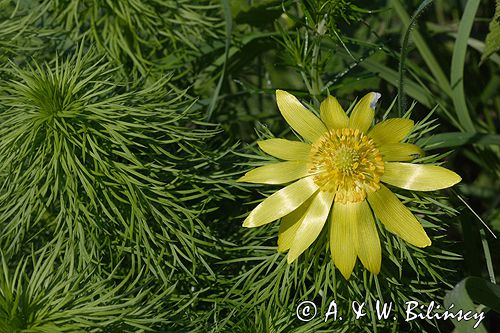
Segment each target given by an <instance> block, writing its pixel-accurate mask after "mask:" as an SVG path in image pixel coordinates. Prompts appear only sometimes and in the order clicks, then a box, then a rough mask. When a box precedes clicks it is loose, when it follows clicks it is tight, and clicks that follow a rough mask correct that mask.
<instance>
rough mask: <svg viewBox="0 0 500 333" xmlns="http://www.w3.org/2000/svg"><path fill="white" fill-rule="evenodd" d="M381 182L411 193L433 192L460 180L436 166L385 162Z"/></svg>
mask: <svg viewBox="0 0 500 333" xmlns="http://www.w3.org/2000/svg"><path fill="white" fill-rule="evenodd" d="M384 168H385V169H384V175H383V176H382V178H381V180H382V181H383V182H384V183H387V184H391V185H393V186H397V187H401V188H404V189H407V190H413V191H434V190H440V189H443V188H447V187H450V186H453V185H455V184H456V183H458V182H459V181H460V180H462V178H461V177H460V176H459V175H457V174H456V173H454V172H453V171H450V170H448V169H445V168H443V167H440V166H437V165H425V164H412V163H398V162H387V163H385V167H384Z"/></svg>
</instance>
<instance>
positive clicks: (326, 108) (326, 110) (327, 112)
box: [319, 96, 349, 129]
mask: <svg viewBox="0 0 500 333" xmlns="http://www.w3.org/2000/svg"><path fill="white" fill-rule="evenodd" d="M319 110H320V116H321V120H323V122H324V123H325V124H326V126H327V127H328V128H330V129H334V128H344V127H347V126H348V125H349V117H347V115H346V114H345V112H344V109H342V106H341V105H340V104H339V102H338V101H337V99H336V98H335V97H333V96H328V97H327V98H326V99H325V100H324V101H323V102H322V103H321V105H320V107H319Z"/></svg>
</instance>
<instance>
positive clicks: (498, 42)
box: [481, 0, 500, 62]
mask: <svg viewBox="0 0 500 333" xmlns="http://www.w3.org/2000/svg"><path fill="white" fill-rule="evenodd" d="M485 44H486V45H485V48H484V51H483V55H482V56H481V62H484V61H485V60H486V58H488V57H489V56H491V55H492V54H493V53H495V52H498V51H499V50H500V1H498V0H497V5H496V9H495V14H494V15H493V18H492V19H491V22H490V32H489V33H488V35H487V36H486V43H485Z"/></svg>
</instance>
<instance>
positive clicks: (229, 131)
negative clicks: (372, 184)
mask: <svg viewBox="0 0 500 333" xmlns="http://www.w3.org/2000/svg"><path fill="white" fill-rule="evenodd" d="M429 2H430V1H426V2H424V4H426V3H429ZM495 4H496V3H495V1H493V0H488V1H487V2H486V3H484V4H483V3H481V4H479V1H468V2H467V4H466V6H464V7H463V8H462V7H460V6H457V3H450V2H446V1H435V2H433V3H432V4H431V5H429V6H427V7H426V9H425V10H419V11H417V12H418V15H415V16H414V18H413V19H412V17H411V15H410V14H411V13H415V11H416V10H417V9H418V8H419V6H422V8H423V5H422V1H406V2H403V1H399V0H391V1H388V2H366V1H361V2H354V1H345V0H329V1H319V0H313V1H275V0H265V1H241V0H231V1H229V0H225V1H214V0H202V1H196V2H192V1H191V2H190V1H187V0H182V1H170V0H155V1H146V0H126V1H104V0H85V1H80V0H27V1H24V0H0V252H1V257H2V264H1V266H0V332H6V333H7V332H8V333H11V332H144V331H152V332H214V333H216V332H242V333H247V332H258V333H260V332H263V333H264V332H266V333H267V332H296V333H298V332H304V333H305V332H331V331H332V330H335V331H339V332H367V331H370V332H414V331H419V332H438V331H442V332H448V331H451V330H452V329H453V328H452V327H453V324H452V323H451V322H443V321H425V320H415V321H412V322H408V323H407V322H405V321H404V304H405V302H406V301H407V300H417V301H419V302H421V303H422V304H425V303H429V302H430V301H431V300H434V301H438V302H440V303H442V302H443V301H444V297H445V294H446V291H447V290H451V289H452V288H453V286H455V285H456V284H457V283H458V282H459V281H460V280H462V279H463V278H465V277H467V276H470V275H479V276H482V277H484V278H486V277H488V278H489V280H492V281H495V279H496V278H497V276H496V275H495V274H498V270H496V271H495V268H496V267H495V265H494V262H496V261H497V260H498V256H499V254H500V253H499V250H500V248H499V247H498V240H496V239H495V238H494V237H492V236H491V235H490V234H489V233H487V232H485V231H484V230H483V224H482V223H481V221H482V222H483V223H484V224H485V225H486V227H487V228H490V227H491V229H493V230H496V231H497V232H498V230H500V227H499V226H500V222H499V221H500V210H499V208H498V206H499V204H500V198H498V188H499V187H500V181H499V179H500V177H499V176H500V149H499V134H498V130H499V127H498V109H499V107H500V98H499V97H498V96H497V95H498V94H497V91H498V87H499V86H500V79H499V76H498V63H497V62H498V58H497V57H496V55H495V54H494V53H492V52H491V50H492V47H493V46H494V42H495V38H494V31H493V30H494V29H492V28H491V27H490V30H491V33H489V34H488V23H489V21H490V19H491V10H490V9H491V8H494V7H495ZM497 16H498V15H497ZM483 18H487V20H486V19H483ZM495 22H496V21H495V20H493V21H492V23H491V24H492V25H493V24H494V23H495ZM409 28H410V29H409ZM493 28H494V26H493ZM405 31H408V34H407V38H406V42H405V43H401V40H402V39H403V37H404V36H403V35H404V32H405ZM487 35H488V37H486V36H487ZM484 40H486V43H483V42H482V41H484ZM401 59H403V61H401ZM481 61H482V63H481V66H479V63H480V62H481ZM450 64H451V66H450ZM276 89H286V90H289V91H290V92H293V93H294V94H295V95H296V96H298V97H299V98H300V99H301V100H302V101H303V102H304V103H305V104H307V105H308V106H309V107H310V108H311V109H315V110H317V109H318V107H319V102H320V101H321V100H323V98H324V97H325V96H326V95H328V94H332V95H335V96H336V97H337V98H338V99H339V101H340V103H341V104H342V105H343V106H344V107H345V109H348V108H349V106H350V105H352V104H351V103H352V102H353V101H354V100H355V98H357V97H359V96H360V95H362V94H363V93H364V92H367V91H379V92H380V93H381V94H382V99H381V106H380V108H379V109H378V110H377V114H376V117H377V118H378V119H384V118H386V117H396V116H398V112H400V113H401V114H405V116H408V115H409V114H410V113H411V118H412V119H414V120H415V122H416V126H415V129H414V131H413V133H411V135H410V136H409V137H408V138H407V140H408V142H413V143H417V144H418V145H419V146H421V147H422V148H423V149H424V150H425V152H426V156H423V157H421V158H420V159H419V160H418V161H417V162H424V161H425V162H426V163H436V164H441V163H444V164H445V165H446V167H447V168H450V169H452V170H454V171H456V172H457V173H459V174H460V175H461V176H462V178H463V181H462V183H461V184H460V185H459V186H457V187H456V188H455V189H454V190H453V191H440V192H425V193H424V192H421V193H408V192H407V191H403V190H396V189H394V192H395V193H396V194H397V196H398V197H399V198H400V200H402V201H403V202H404V203H405V204H406V205H407V206H409V207H410V209H411V210H412V212H413V213H414V214H415V215H416V216H417V218H418V219H419V221H420V222H421V223H422V225H423V226H424V227H425V228H426V230H427V231H428V233H429V236H430V237H431V239H432V241H433V246H431V247H429V248H425V249H418V248H415V247H412V246H410V245H408V244H406V243H405V242H403V241H401V240H400V239H398V238H397V237H395V236H393V235H392V234H390V233H388V232H387V231H385V229H384V228H382V227H381V225H380V222H379V221H377V228H378V230H379V234H380V238H381V241H382V249H383V263H382V271H381V273H380V274H379V275H378V276H374V275H371V274H370V273H368V272H367V271H366V270H364V269H363V268H362V266H361V265H359V263H358V265H357V266H356V268H355V271H354V273H353V276H352V277H351V279H350V280H348V281H346V280H345V279H344V278H343V277H342V276H341V274H339V273H338V271H337V270H336V269H335V267H334V264H333V262H332V261H331V257H330V255H329V249H328V245H327V244H328V242H327V238H328V235H327V232H325V230H323V233H322V234H321V235H320V237H319V238H318V240H317V241H316V242H315V243H314V244H313V245H312V246H311V248H310V249H308V250H307V251H306V252H305V253H304V255H303V256H301V257H300V258H299V260H298V262H296V263H294V264H292V265H289V264H287V262H286V259H285V256H284V255H283V254H280V253H277V251H276V237H277V231H278V223H272V224H270V225H268V226H265V227H261V228H255V229H245V228H242V227H241V223H242V221H243V218H244V216H245V214H247V213H248V212H249V211H250V210H251V209H252V208H253V207H254V206H255V205H256V204H257V203H258V202H259V201H260V200H262V198H263V197H265V196H266V195H269V194H271V193H273V192H275V190H276V188H275V187H274V186H261V185H249V184H241V183H236V179H238V178H239V177H240V176H241V175H242V173H243V172H244V171H246V170H248V169H249V168H251V167H254V166H256V165H262V164H263V163H265V162H267V161H269V160H270V157H269V156H266V155H265V154H263V153H262V152H261V151H260V150H259V149H258V148H257V146H256V144H255V141H256V140H259V139H262V138H271V137H287V138H291V139H296V138H295V136H294V134H293V133H292V132H291V131H290V129H289V127H288V126H287V125H286V123H285V122H284V121H283V119H282V117H281V116H280V115H279V112H277V109H276V102H275V100H274V92H275V90H276ZM398 93H399V97H403V96H405V95H406V96H407V98H408V105H405V107H403V108H400V111H398V104H397V100H398V96H397V95H398ZM412 100H413V101H415V102H414V103H411V101H412ZM207 119H208V120H209V121H210V122H211V123H207ZM443 148H447V149H448V148H453V149H454V150H453V151H448V150H444V149H443ZM486 227H484V229H486ZM468 281H472V282H474V281H473V280H470V279H469V280H468ZM472 282H470V283H471V284H474V285H481V283H479V284H478V283H472ZM304 300H310V301H313V302H314V303H315V304H316V305H317V307H318V313H321V314H323V313H324V312H325V311H326V309H327V308H328V306H329V304H330V302H331V301H332V300H335V301H336V302H337V303H338V305H339V309H340V311H341V316H343V317H344V318H345V320H342V321H333V320H329V321H327V322H325V321H324V317H321V316H318V317H317V318H316V319H314V320H312V321H310V322H307V323H306V322H301V321H299V320H298V319H297V317H296V307H297V305H298V304H299V303H300V302H301V301H304ZM377 300H381V301H386V302H393V306H394V309H395V312H394V314H395V316H396V320H378V319H377V318H376V316H375V313H374V312H373V311H368V313H367V315H366V316H365V317H363V318H360V319H359V320H355V319H354V318H355V316H354V313H353V312H352V309H351V308H350V302H351V301H358V302H366V307H367V309H371V310H373V308H374V306H375V302H376V301H377ZM473 300H475V301H477V300H476V299H474V298H473ZM487 318H489V321H490V322H488V320H485V322H484V329H485V330H488V329H489V330H490V332H493V330H491V327H495V326H493V324H494V318H493V319H491V318H492V315H491V312H489V313H488V314H487Z"/></svg>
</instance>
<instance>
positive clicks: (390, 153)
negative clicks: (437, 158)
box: [379, 143, 425, 162]
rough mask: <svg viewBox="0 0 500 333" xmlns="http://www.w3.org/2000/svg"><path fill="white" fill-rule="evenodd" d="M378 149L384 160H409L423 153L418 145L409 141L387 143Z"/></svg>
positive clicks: (421, 155)
mask: <svg viewBox="0 0 500 333" xmlns="http://www.w3.org/2000/svg"><path fill="white" fill-rule="evenodd" d="M379 151H380V153H381V154H382V159H383V160H384V161H386V162H392V161H401V162H409V161H412V160H414V159H416V158H420V157H423V156H424V155H425V153H424V151H423V150H422V149H421V148H420V147H419V146H417V145H414V144H411V143H387V144H384V145H383V146H382V147H380V148H379Z"/></svg>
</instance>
